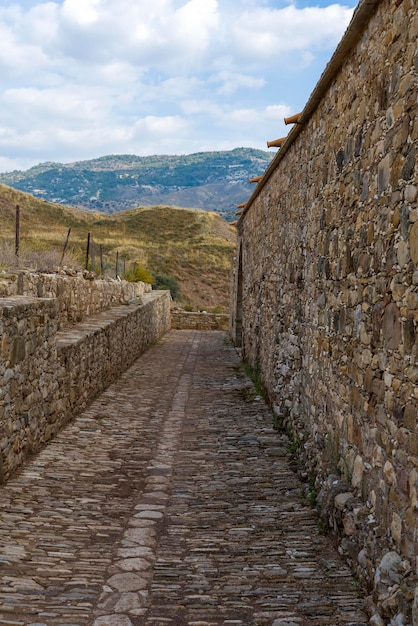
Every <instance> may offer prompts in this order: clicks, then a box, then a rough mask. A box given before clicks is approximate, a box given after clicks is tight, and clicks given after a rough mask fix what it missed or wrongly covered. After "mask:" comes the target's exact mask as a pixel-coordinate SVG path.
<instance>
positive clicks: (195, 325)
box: [171, 309, 229, 331]
mask: <svg viewBox="0 0 418 626" xmlns="http://www.w3.org/2000/svg"><path fill="white" fill-rule="evenodd" d="M171 328H174V329H176V330H225V331H227V330H228V328H229V316H228V315H224V314H221V313H203V312H202V313H196V312H193V311H190V312H189V311H180V310H176V309H173V310H172V311H171Z"/></svg>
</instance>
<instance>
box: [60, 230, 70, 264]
mask: <svg viewBox="0 0 418 626" xmlns="http://www.w3.org/2000/svg"><path fill="white" fill-rule="evenodd" d="M70 235H71V228H69V229H68V233H67V237H66V239H65V243H64V248H63V250H62V256H61V261H60V265H59V266H60V268H61V267H62V264H63V263H64V256H65V253H66V251H67V246H68V242H69V239H70Z"/></svg>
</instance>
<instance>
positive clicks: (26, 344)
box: [0, 291, 170, 480]
mask: <svg viewBox="0 0 418 626" xmlns="http://www.w3.org/2000/svg"><path fill="white" fill-rule="evenodd" d="M59 307H60V302H59V299H57V298H51V299H46V298H33V297H28V296H11V297H9V298H0V340H1V355H0V478H1V480H6V479H7V478H8V477H9V476H10V474H11V473H12V472H13V471H14V470H15V469H16V468H17V467H18V466H19V465H20V464H21V463H22V462H23V461H24V459H25V458H26V457H27V456H28V455H30V454H31V453H32V452H34V451H36V450H38V449H39V448H40V447H41V446H42V444H44V443H45V442H46V441H48V440H49V439H50V438H51V437H52V436H53V435H54V434H55V433H56V432H57V431H58V430H59V429H60V428H61V427H62V426H63V425H64V424H65V423H66V422H67V421H68V420H69V419H71V418H72V417H73V416H74V415H76V414H77V413H78V412H79V411H80V410H82V409H83V408H85V407H86V406H87V404H88V403H89V402H91V401H92V400H93V398H94V397H95V396H96V395H97V394H98V393H100V392H101V391H102V390H103V389H104V388H105V387H107V386H108V385H109V384H110V383H111V382H112V381H114V380H116V379H117V377H118V376H119V375H120V374H121V373H122V372H123V371H125V370H126V369H127V368H128V367H129V366H130V365H131V364H132V362H133V361H134V360H135V359H136V358H137V357H138V356H139V355H140V354H141V353H142V352H144V351H145V350H146V348H147V347H148V346H149V345H150V344H152V343H153V342H155V341H156V340H157V339H158V338H159V337H160V336H161V335H162V334H164V333H165V332H167V331H168V330H169V328H170V297H169V292H168V291H153V292H151V293H148V294H145V295H144V296H143V297H142V298H141V299H140V300H139V299H137V300H136V301H135V302H133V303H131V304H127V305H119V306H117V307H113V308H110V309H108V310H106V311H104V312H102V313H98V314H96V315H95V316H90V317H89V318H88V319H86V320H85V321H84V322H82V323H80V324H76V325H73V326H71V327H67V328H66V329H64V330H61V331H58V324H59Z"/></svg>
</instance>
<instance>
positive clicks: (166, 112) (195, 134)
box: [0, 0, 357, 172]
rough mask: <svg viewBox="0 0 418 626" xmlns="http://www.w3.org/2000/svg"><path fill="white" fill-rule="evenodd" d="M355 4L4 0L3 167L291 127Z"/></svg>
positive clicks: (351, 0) (272, 133) (159, 149)
mask: <svg viewBox="0 0 418 626" xmlns="http://www.w3.org/2000/svg"><path fill="white" fill-rule="evenodd" d="M356 5H357V0H340V2H338V0H337V1H334V2H332V1H327V0H53V1H47V0H44V1H43V0H2V2H1V6H0V172H8V171H12V170H15V169H23V170H25V169H27V168H29V167H31V166H33V165H36V164H38V163H42V162H46V161H55V162H61V163H71V162H74V161H79V160H84V159H91V158H97V157H100V156H105V155H108V154H136V155H139V156H146V155H153V154H192V153H194V152H205V151H212V150H231V149H233V148H237V147H252V148H260V149H263V150H267V146H266V142H267V141H270V140H273V139H277V138H278V137H282V136H284V135H286V134H287V133H288V132H289V129H290V127H288V126H285V125H284V122H283V118H284V117H285V116H288V115H292V114H295V113H298V112H299V111H301V110H302V109H303V107H304V105H305V103H306V101H307V99H308V98H309V95H310V94H311V92H312V90H313V88H314V87H315V84H316V83H317V81H318V79H319V77H320V75H321V73H322V72H323V70H324V69H325V66H326V64H327V62H328V61H329V59H330V58H331V56H332V53H333V52H334V50H335V48H336V46H337V45H338V42H339V41H340V39H341V37H342V35H343V33H344V31H345V29H346V27H347V26H348V23H349V21H350V19H351V17H352V14H353V10H354V8H355V6H356Z"/></svg>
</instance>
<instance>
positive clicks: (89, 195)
mask: <svg viewBox="0 0 418 626" xmlns="http://www.w3.org/2000/svg"><path fill="white" fill-rule="evenodd" d="M271 158H272V154H271V153H269V152H264V151H263V150H256V149H253V148H236V149H234V150H230V151H220V152H199V153H195V154H190V155H181V156H169V155H155V156H145V157H140V156H135V155H108V156H103V157H101V158H97V159H93V160H89V161H78V162H76V163H68V164H63V163H54V162H47V163H41V164H39V165H36V166H34V167H32V168H30V169H28V170H26V171H19V170H16V171H13V172H7V173H1V174H0V183H3V184H4V185H9V186H11V187H13V188H15V189H19V190H21V191H25V192H27V193H30V194H32V195H34V196H36V197H38V198H42V199H44V200H47V201H49V202H55V203H58V204H65V205H71V206H74V207H78V208H82V209H87V210H89V211H96V212H97V211H98V212H102V213H115V212H117V211H122V210H126V209H132V208H135V207H138V206H142V207H146V206H155V205H165V206H180V207H193V208H198V209H204V210H207V211H214V212H216V213H218V214H220V215H221V216H223V217H224V218H226V219H227V220H229V221H230V220H231V219H233V216H234V214H235V210H236V206H237V204H241V203H242V202H245V201H246V200H247V199H248V198H249V196H250V195H251V193H252V187H251V184H250V183H249V179H250V178H252V177H254V176H258V175H260V174H263V172H264V171H265V169H266V167H267V166H268V164H269V163H270V161H271Z"/></svg>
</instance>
